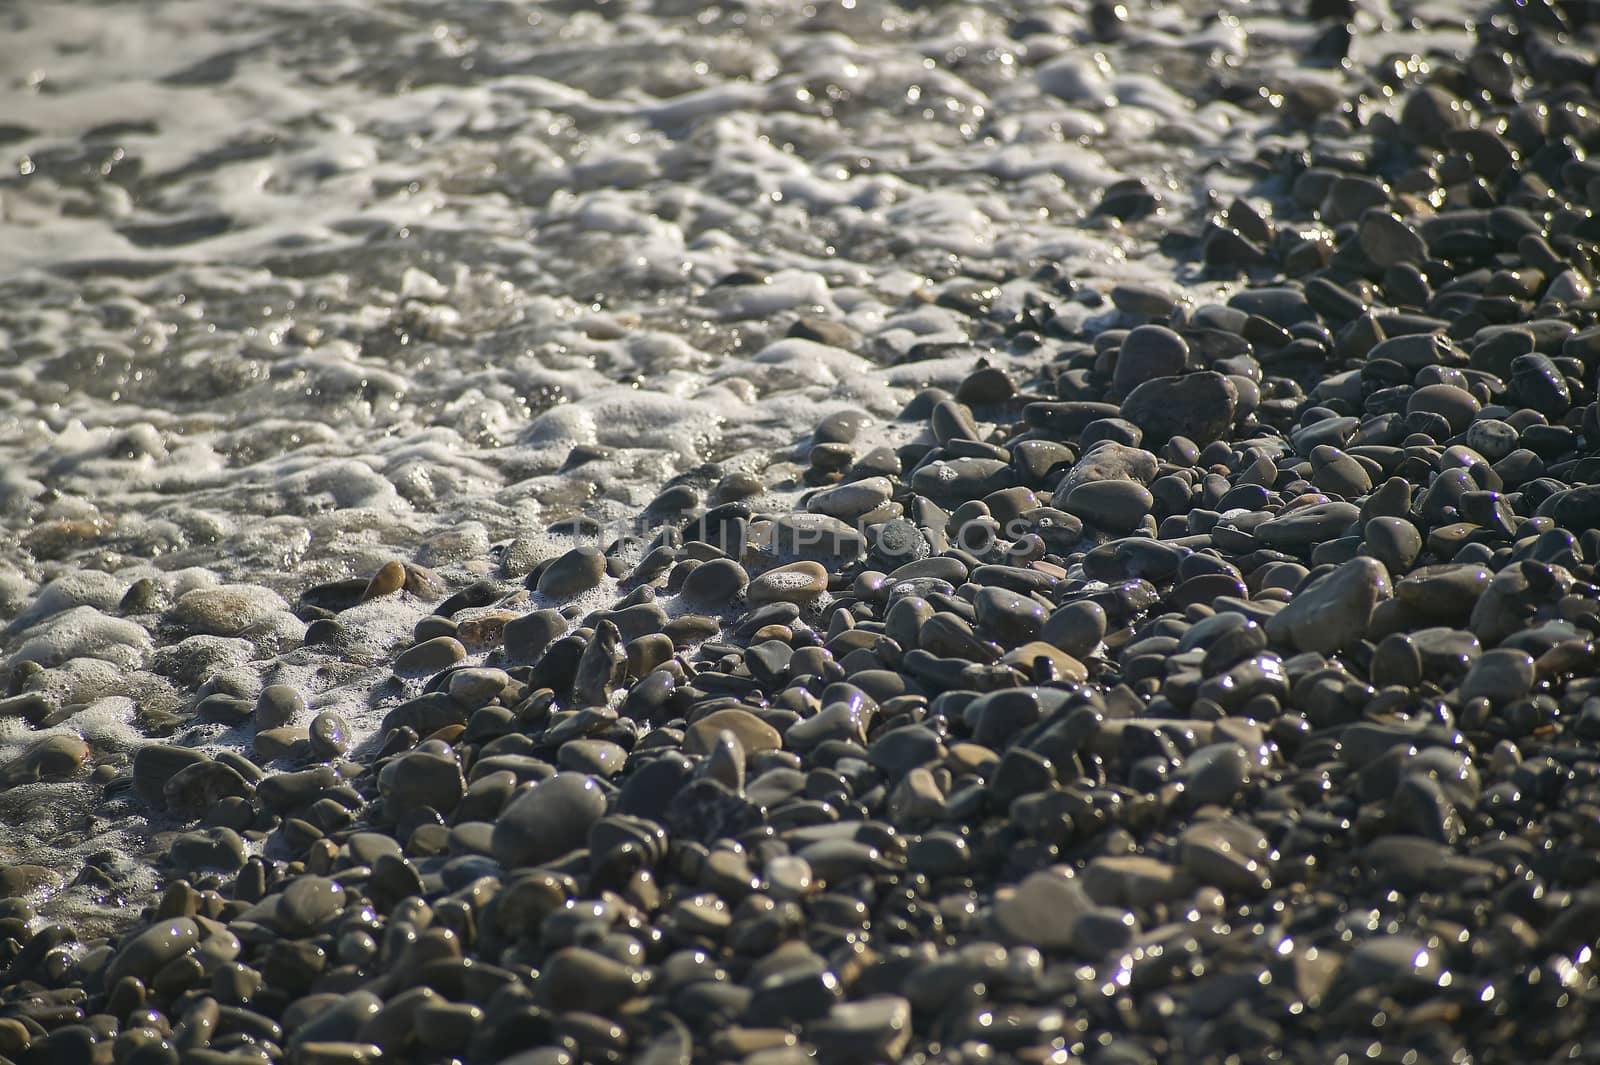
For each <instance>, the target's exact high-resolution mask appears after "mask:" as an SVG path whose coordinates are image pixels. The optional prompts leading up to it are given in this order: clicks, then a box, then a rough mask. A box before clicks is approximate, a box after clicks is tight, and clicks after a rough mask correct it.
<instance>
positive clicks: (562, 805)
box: [490, 772, 606, 869]
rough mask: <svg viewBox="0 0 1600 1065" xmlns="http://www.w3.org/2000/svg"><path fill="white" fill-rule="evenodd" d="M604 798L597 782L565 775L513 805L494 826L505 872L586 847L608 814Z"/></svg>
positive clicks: (534, 788) (494, 846)
mask: <svg viewBox="0 0 1600 1065" xmlns="http://www.w3.org/2000/svg"><path fill="white" fill-rule="evenodd" d="M605 812H606V796H605V792H604V791H602V790H601V788H600V785H599V784H598V783H596V782H595V780H594V778H593V777H590V776H586V775H584V774H581V773H569V772H562V773H557V774H556V775H555V776H553V777H550V778H548V779H546V780H541V781H540V782H539V783H537V784H535V785H533V786H532V787H531V788H529V789H528V790H527V791H524V792H522V793H521V794H520V795H518V796H517V797H516V798H515V799H512V800H511V803H510V805H508V806H507V807H506V808H505V809H504V810H502V811H501V812H500V816H499V818H497V819H496V821H495V825H494V834H493V836H492V837H491V843H490V845H491V847H492V849H493V851H494V857H495V860H496V861H498V862H499V863H500V864H501V865H503V866H505V867H506V868H507V869H512V868H515V867H517V866H522V865H540V864H542V863H544V862H547V861H551V860H552V859H555V858H559V857H561V856H562V855H563V854H566V853H567V852H569V851H573V850H576V849H578V848H579V847H582V846H584V844H585V843H586V841H587V840H588V837H589V829H590V827H591V826H592V825H593V824H594V823H595V822H596V821H598V820H599V819H600V818H601V817H603V816H604V815H605Z"/></svg>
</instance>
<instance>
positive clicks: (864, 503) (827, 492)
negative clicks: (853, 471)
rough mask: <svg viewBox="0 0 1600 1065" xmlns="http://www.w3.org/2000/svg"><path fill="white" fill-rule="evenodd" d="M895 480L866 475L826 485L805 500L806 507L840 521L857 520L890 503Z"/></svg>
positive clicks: (815, 512)
mask: <svg viewBox="0 0 1600 1065" xmlns="http://www.w3.org/2000/svg"><path fill="white" fill-rule="evenodd" d="M893 495H894V483H893V482H892V481H890V480H889V478H887V477H866V478H863V479H862V480H859V481H850V482H849V483H847V484H842V485H839V486H838V487H836V488H826V489H823V490H822V491H820V492H818V493H816V494H815V495H813V496H812V497H811V498H810V499H809V500H807V501H806V509H807V510H809V511H811V512H812V513H814V514H826V515H828V516H829V517H834V518H838V519H839V520H840V521H855V520H856V519H857V518H859V517H861V516H862V515H863V514H868V513H871V512H872V511H874V510H876V509H878V508H879V507H881V506H883V504H885V503H887V502H889V499H890V497H891V496H893Z"/></svg>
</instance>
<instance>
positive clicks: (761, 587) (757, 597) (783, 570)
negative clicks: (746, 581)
mask: <svg viewBox="0 0 1600 1065" xmlns="http://www.w3.org/2000/svg"><path fill="white" fill-rule="evenodd" d="M827 590H828V571H827V570H825V569H823V568H822V566H821V565H819V564H818V563H815V562H791V563H789V564H788V565H786V566H779V567H777V568H776V569H769V570H767V571H766V572H765V573H763V574H761V576H759V577H757V578H756V579H755V580H753V581H751V582H750V587H749V590H748V591H747V592H746V593H745V598H747V599H748V600H749V601H750V602H751V603H752V604H755V605H759V604H761V603H797V604H801V605H804V604H807V603H811V602H813V601H815V600H816V599H817V597H818V596H820V595H822V594H823V593H824V592H826V591H827Z"/></svg>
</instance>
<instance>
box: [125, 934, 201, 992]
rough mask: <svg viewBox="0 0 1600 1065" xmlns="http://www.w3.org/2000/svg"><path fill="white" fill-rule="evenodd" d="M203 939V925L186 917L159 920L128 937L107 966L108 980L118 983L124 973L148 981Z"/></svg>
mask: <svg viewBox="0 0 1600 1065" xmlns="http://www.w3.org/2000/svg"><path fill="white" fill-rule="evenodd" d="M199 942H200V926H199V925H197V924H195V923H194V921H192V920H190V919H189V918H187V917H175V918H173V919H172V920H170V921H160V922H157V923H156V924H154V925H151V926H150V927H149V928H146V929H145V930H144V931H142V932H140V933H139V934H137V935H135V936H134V937H133V938H132V939H130V940H128V941H127V942H126V943H125V944H124V945H123V946H122V947H121V948H120V949H119V950H118V951H117V953H116V956H115V957H113V958H112V959H111V962H110V963H109V964H108V965H107V966H106V973H105V979H106V982H107V983H108V984H109V985H112V986H115V984H116V982H117V981H118V980H121V979H122V978H123V977H124V976H131V977H133V978H135V979H137V980H143V981H144V982H146V983H149V982H150V980H151V979H152V978H153V977H154V976H155V974H156V973H157V972H159V971H160V970H161V968H162V967H163V966H165V965H166V964H167V963H168V962H171V961H172V960H173V959H175V958H178V957H180V956H181V955H184V954H187V953H188V952H189V950H190V949H191V948H192V947H194V946H195V944H197V943H199Z"/></svg>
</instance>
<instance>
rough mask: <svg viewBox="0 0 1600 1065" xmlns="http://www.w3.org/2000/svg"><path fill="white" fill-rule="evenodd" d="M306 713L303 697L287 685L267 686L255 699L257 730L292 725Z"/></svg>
mask: <svg viewBox="0 0 1600 1065" xmlns="http://www.w3.org/2000/svg"><path fill="white" fill-rule="evenodd" d="M305 712H306V700H305V696H303V695H301V694H300V692H299V691H298V690H297V689H295V688H292V687H290V686H289V685H287V684H269V685H267V686H266V687H265V688H262V689H261V694H260V695H259V696H257V697H256V706H255V720H256V727H257V728H263V729H267V728H282V727H283V726H284V725H292V724H293V723H294V722H295V721H296V720H297V719H298V718H299V717H300V716H301V715H303V714H304V713H305Z"/></svg>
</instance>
